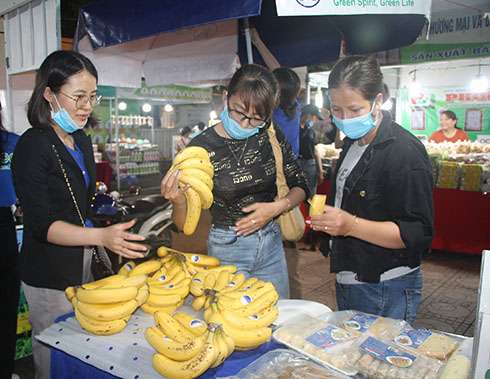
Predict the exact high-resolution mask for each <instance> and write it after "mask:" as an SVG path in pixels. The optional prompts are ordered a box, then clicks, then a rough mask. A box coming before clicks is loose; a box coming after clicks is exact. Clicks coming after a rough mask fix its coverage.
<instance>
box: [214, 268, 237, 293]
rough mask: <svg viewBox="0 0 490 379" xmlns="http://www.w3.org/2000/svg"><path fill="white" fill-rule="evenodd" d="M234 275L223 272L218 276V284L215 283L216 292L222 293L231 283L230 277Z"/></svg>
mask: <svg viewBox="0 0 490 379" xmlns="http://www.w3.org/2000/svg"><path fill="white" fill-rule="evenodd" d="M232 275H233V274H230V273H229V272H228V271H224V270H223V271H221V272H220V273H219V274H218V277H217V278H216V283H214V288H213V289H214V290H215V291H221V290H222V289H223V288H225V287H226V285H227V284H228V282H229V281H230V277H231V276H232Z"/></svg>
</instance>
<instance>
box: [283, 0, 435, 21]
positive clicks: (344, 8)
mask: <svg viewBox="0 0 490 379" xmlns="http://www.w3.org/2000/svg"><path fill="white" fill-rule="evenodd" d="M431 3H432V0H276V7H277V14H278V15H279V16H323V15H353V14H370V13H371V14H423V15H425V16H426V17H427V18H430V9H431Z"/></svg>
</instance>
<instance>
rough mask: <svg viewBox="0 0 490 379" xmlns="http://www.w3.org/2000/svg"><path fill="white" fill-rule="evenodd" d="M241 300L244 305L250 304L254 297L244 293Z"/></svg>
mask: <svg viewBox="0 0 490 379" xmlns="http://www.w3.org/2000/svg"><path fill="white" fill-rule="evenodd" d="M240 302H241V303H242V304H243V305H249V304H250V303H251V302H252V298H251V297H250V296H249V295H243V296H242V297H241V298H240Z"/></svg>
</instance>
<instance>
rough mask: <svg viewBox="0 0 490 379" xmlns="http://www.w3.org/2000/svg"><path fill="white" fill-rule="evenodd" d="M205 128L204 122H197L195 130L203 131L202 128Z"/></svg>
mask: <svg viewBox="0 0 490 379" xmlns="http://www.w3.org/2000/svg"><path fill="white" fill-rule="evenodd" d="M205 126H206V124H205V123H204V122H202V121H199V122H198V123H197V128H198V129H199V130H204V127H205Z"/></svg>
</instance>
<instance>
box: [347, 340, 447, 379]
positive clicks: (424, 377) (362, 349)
mask: <svg viewBox="0 0 490 379" xmlns="http://www.w3.org/2000/svg"><path fill="white" fill-rule="evenodd" d="M345 359H346V362H347V364H348V365H349V366H351V367H352V368H353V369H355V370H358V371H359V372H360V373H361V374H363V375H364V376H365V377H366V378H376V379H377V378H387V379H437V372H438V371H439V369H440V367H441V363H440V362H439V361H438V360H437V359H432V358H428V357H426V356H425V355H421V354H418V353H415V352H412V351H408V350H406V349H403V348H402V347H400V346H398V345H396V344H394V343H384V342H383V341H381V340H379V339H377V338H376V337H375V336H373V335H372V334H370V333H369V332H366V333H364V334H363V335H362V336H360V337H359V338H358V339H357V340H356V341H355V343H354V344H353V345H352V348H351V350H350V351H349V352H348V353H346V355H345Z"/></svg>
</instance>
